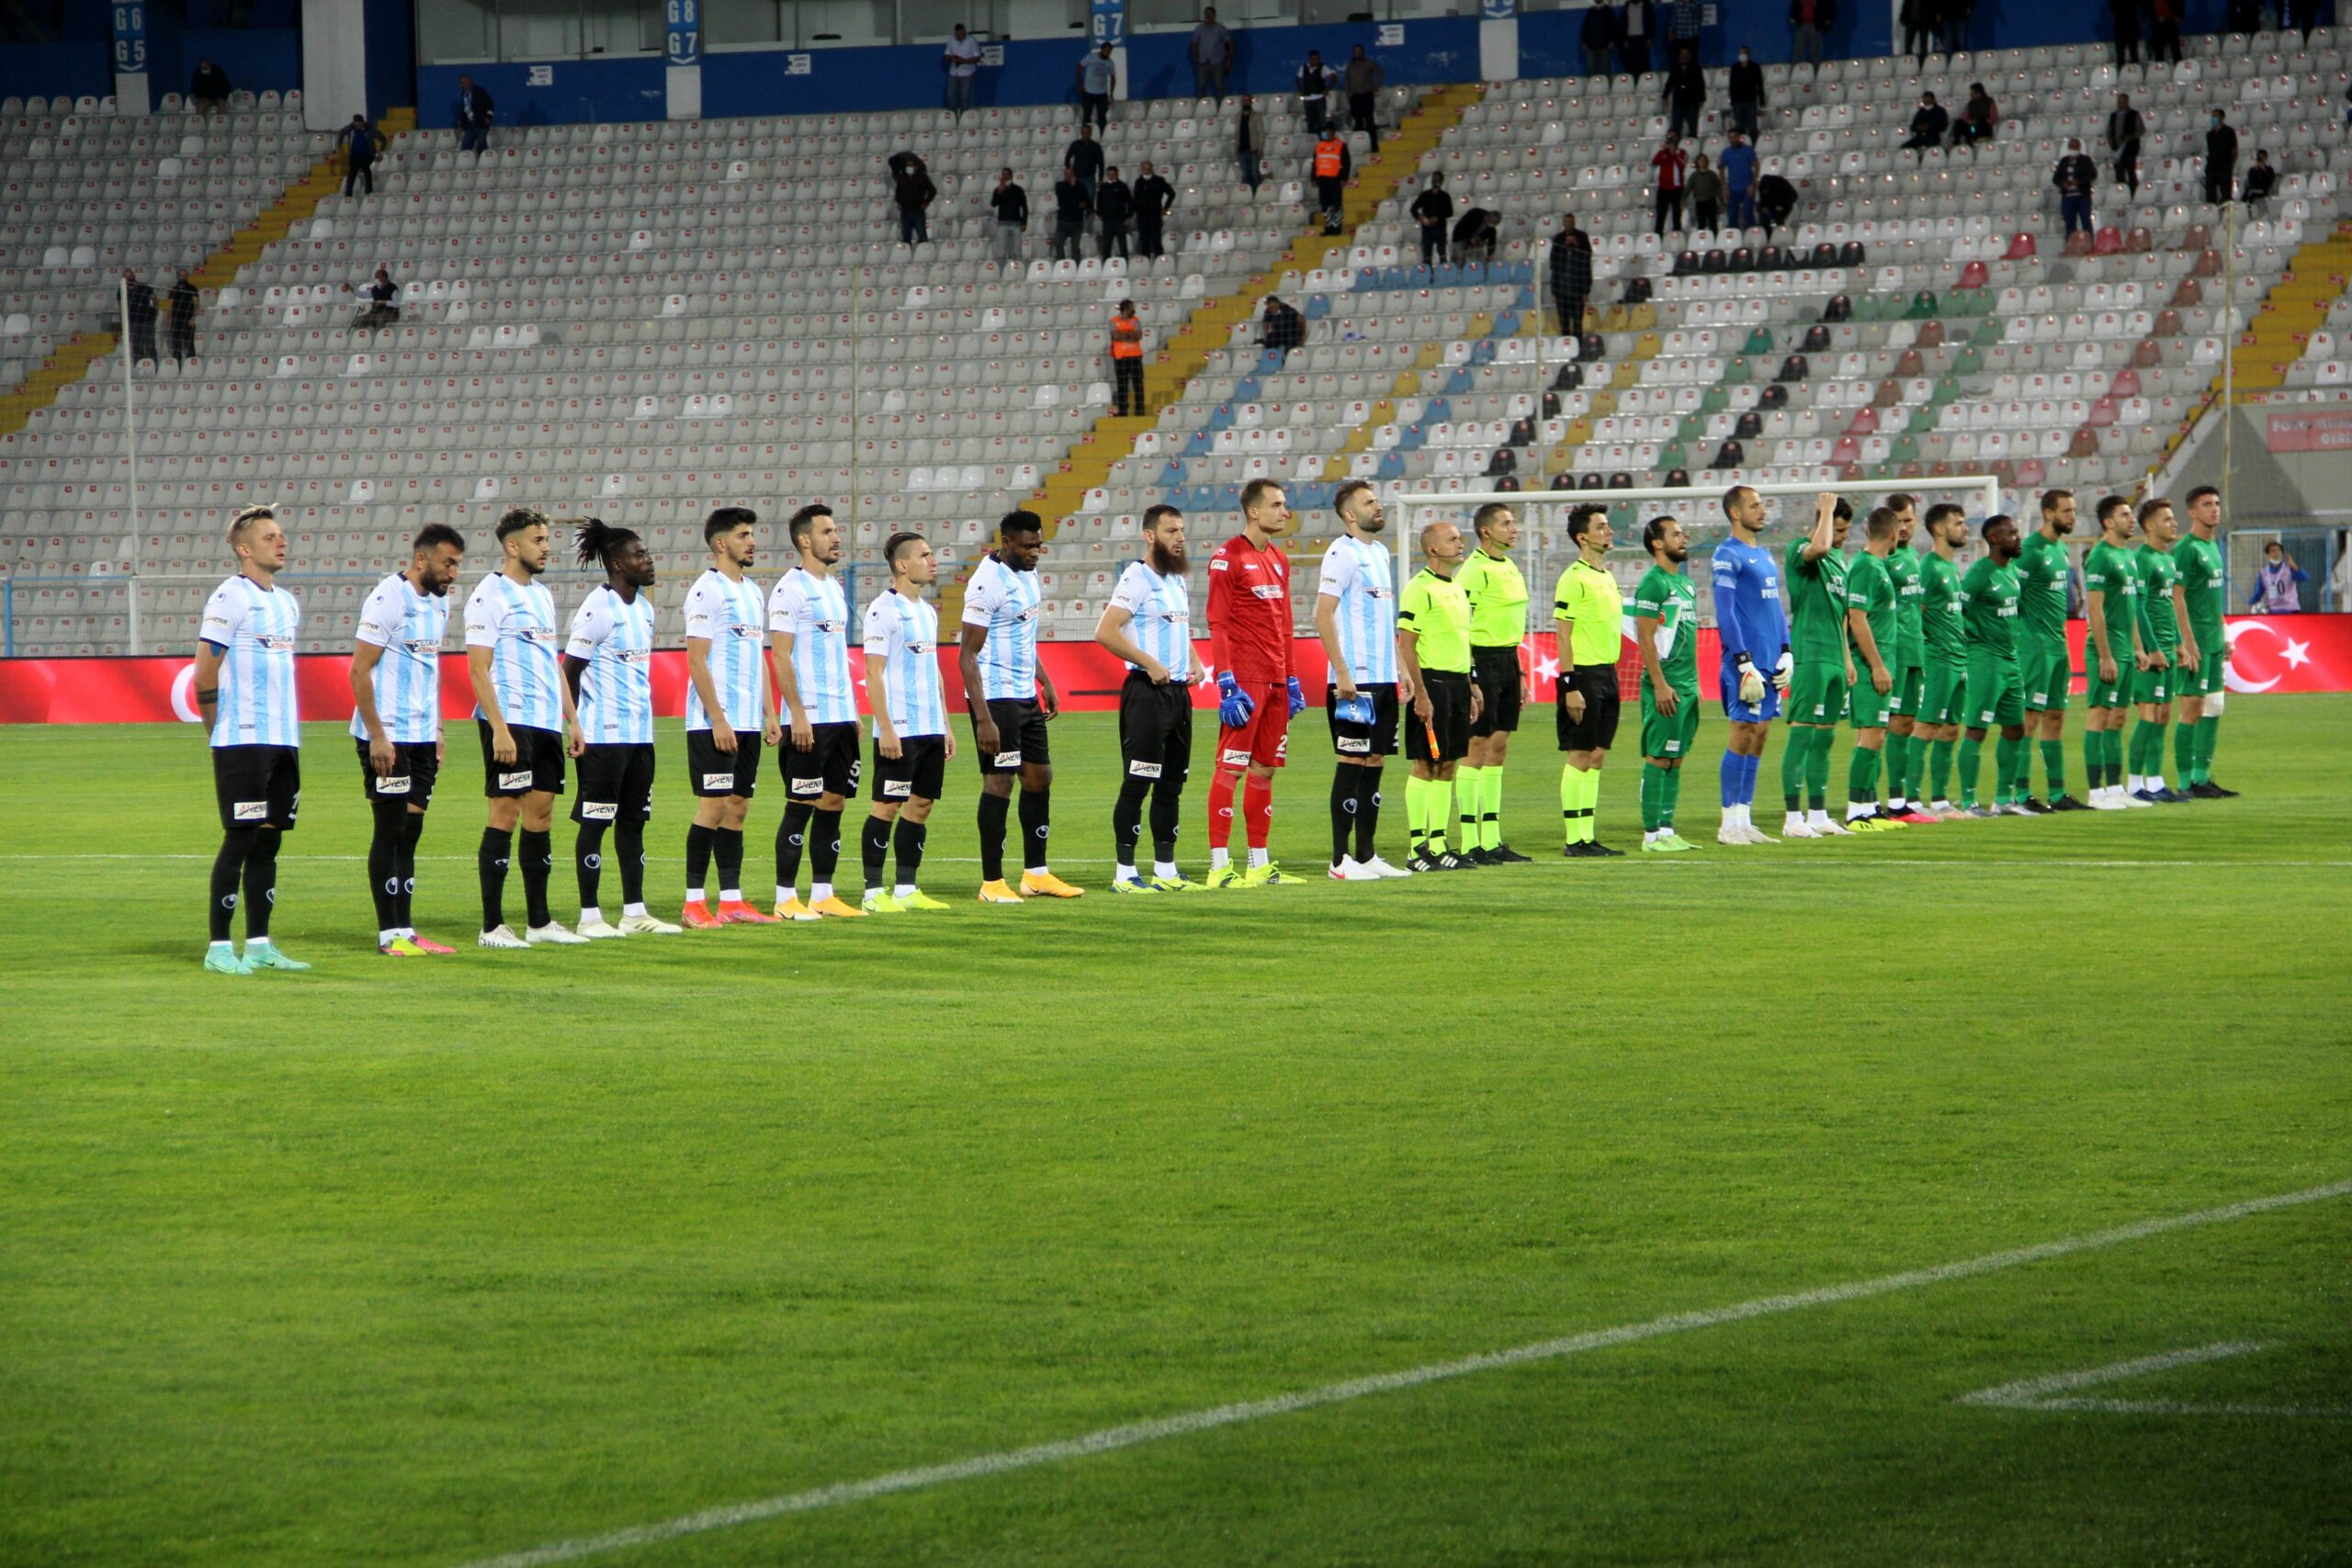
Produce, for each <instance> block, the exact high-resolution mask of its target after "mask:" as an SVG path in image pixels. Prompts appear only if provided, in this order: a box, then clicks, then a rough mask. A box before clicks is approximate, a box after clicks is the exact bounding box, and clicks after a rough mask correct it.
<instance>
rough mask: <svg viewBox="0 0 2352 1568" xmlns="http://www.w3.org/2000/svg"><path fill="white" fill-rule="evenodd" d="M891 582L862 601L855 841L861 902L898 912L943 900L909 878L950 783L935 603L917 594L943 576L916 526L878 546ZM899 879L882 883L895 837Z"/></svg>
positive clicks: (949, 736) (951, 738)
mask: <svg viewBox="0 0 2352 1568" xmlns="http://www.w3.org/2000/svg"><path fill="white" fill-rule="evenodd" d="M882 558H883V560H884V561H886V562H887V563H888V565H889V568H890V586H889V588H888V590H887V591H885V592H880V593H877V594H876V595H875V596H874V603H872V604H868V605H867V606H866V607H865V628H864V638H863V642H864V647H865V694H866V698H865V700H866V706H867V707H868V708H870V709H871V710H872V711H873V714H874V807H873V810H872V811H871V812H870V813H869V814H868V815H867V817H866V818H865V837H864V839H863V840H861V842H860V844H859V848H860V850H861V851H862V852H863V853H862V856H861V858H862V859H863V860H864V862H865V901H864V903H863V906H862V907H863V908H866V909H869V910H872V911H873V912H874V913H876V914H881V915H895V914H898V913H899V912H900V911H901V910H910V909H944V908H947V906H946V905H944V904H943V903H941V902H940V901H939V900H938V899H936V898H933V897H931V896H930V895H929V894H927V893H925V892H923V891H922V889H921V888H920V887H918V886H916V885H915V875H916V874H917V872H918V871H919V870H920V869H921V867H922V850H923V840H925V838H927V837H928V836H929V834H930V831H931V829H930V828H929V826H928V824H929V823H930V820H931V808H932V806H933V803H934V802H936V801H937V800H938V799H939V792H940V790H941V788H942V787H943V786H944V784H946V782H947V764H948V762H949V761H950V760H951V759H953V758H954V757H955V755H956V737H955V735H954V734H953V733H951V732H950V731H949V729H948V728H947V696H946V693H945V691H944V685H945V682H943V681H942V680H941V679H940V675H939V612H938V611H937V610H935V609H933V608H932V606H931V605H930V604H927V603H925V602H924V599H923V594H924V593H925V592H927V591H928V590H929V589H930V587H931V585H932V584H933V583H934V582H936V581H939V558H938V557H937V556H936V555H934V554H933V552H932V548H931V546H930V545H929V544H928V543H927V542H926V541H925V540H924V539H923V537H922V535H920V534H893V535H891V536H890V538H889V541H888V543H887V544H885V545H884V546H883V547H882ZM894 839H895V840H896V841H897V844H898V852H899V880H898V882H897V883H896V885H894V886H891V887H889V888H887V889H886V888H885V887H884V886H883V885H882V869H883V865H884V863H885V862H886V860H887V859H888V855H889V852H890V847H891V843H892V840H894Z"/></svg>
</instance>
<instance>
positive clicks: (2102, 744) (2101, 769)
mask: <svg viewBox="0 0 2352 1568" xmlns="http://www.w3.org/2000/svg"><path fill="white" fill-rule="evenodd" d="M2083 777H2084V778H2085V779H2086V780H2088V781H2089V783H2090V787H2091V788H2093V789H2097V788H2098V787H2099V785H2100V784H2102V783H2104V782H2105V780H2106V778H2107V731H2105V730H2104V729H2086V730H2084V731H2083Z"/></svg>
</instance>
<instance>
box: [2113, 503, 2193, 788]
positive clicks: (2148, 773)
mask: <svg viewBox="0 0 2352 1568" xmlns="http://www.w3.org/2000/svg"><path fill="white" fill-rule="evenodd" d="M2140 536H2141V541H2142V543H2141V546H2140V560H2139V567H2140V645H2141V647H2143V648H2144V649H2147V652H2148V667H2147V668H2146V669H2144V670H2143V671H2140V673H2139V677H2138V679H2136V680H2135V681H2133V682H2132V683H2131V696H2132V700H2133V701H2134V702H2135V703H2137V704H2138V705H2139V709H2140V722H2139V723H2137V724H2135V725H2133V726H2132V727H2131V766H2130V768H2129V769H2128V770H2126V772H2125V775H2124V780H2123V784H2124V788H2125V789H2126V790H2128V791H2129V792H2130V793H2131V795H2132V797H2133V798H2134V799H2138V800H2144V801H2147V802H2149V803H2150V804H2151V805H2155V806H2174V805H2177V804H2179V803H2180V802H2182V801H2185V800H2187V799H2188V796H2187V795H2181V794H2178V793H2177V792H2176V791H2174V790H2173V789H2172V788H2171V787H2170V786H2169V785H2167V784H2165V728H2167V727H2168V726H2169V725H2170V724H2171V723H2172V693H2173V681H2174V679H2175V677H2176V674H2177V671H2178V669H2179V668H2180V666H2181V665H2182V664H2184V663H2190V664H2193V663H2194V662H2195V661H2196V651H2195V649H2194V648H2193V647H2191V648H2184V647H2183V646H2182V643H2181V637H2180V633H2181V625H2182V623H2183V622H2184V621H2186V620H2187V619H2188V616H2187V615H2186V614H2184V612H2183V607H2182V604H2181V596H2180V569H2179V568H2178V567H2177V566H2175V565H2174V564H2173V558H2172V547H2173V544H2174V541H2176V540H2177V539H2178V538H2179V537H2180V525H2179V523H2178V522H2177V520H2176V519H2175V518H2174V516H2173V510H2172V502H2169V501H2166V500H2165V499H2164V498H2163V497H2162V496H2155V497H2153V498H2151V499H2149V500H2147V501H2143V502H2141V503H2140Z"/></svg>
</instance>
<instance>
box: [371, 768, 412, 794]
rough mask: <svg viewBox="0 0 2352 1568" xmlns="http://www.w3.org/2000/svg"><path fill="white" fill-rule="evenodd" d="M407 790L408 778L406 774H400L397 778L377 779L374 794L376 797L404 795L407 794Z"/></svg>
mask: <svg viewBox="0 0 2352 1568" xmlns="http://www.w3.org/2000/svg"><path fill="white" fill-rule="evenodd" d="M408 788H409V776H408V775H407V774H406V773H402V774H401V776H400V777H398V778H384V779H378V780H377V781H376V793H377V794H378V795H406V794H407V793H408Z"/></svg>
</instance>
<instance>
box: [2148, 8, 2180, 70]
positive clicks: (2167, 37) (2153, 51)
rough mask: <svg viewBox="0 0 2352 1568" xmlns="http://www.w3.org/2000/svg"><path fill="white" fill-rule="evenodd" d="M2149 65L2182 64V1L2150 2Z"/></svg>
mask: <svg viewBox="0 0 2352 1568" xmlns="http://www.w3.org/2000/svg"><path fill="white" fill-rule="evenodd" d="M2148 63H2150V64H2151V65H2155V64H2169V65H2177V64H2179V63H2180V0H2148Z"/></svg>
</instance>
